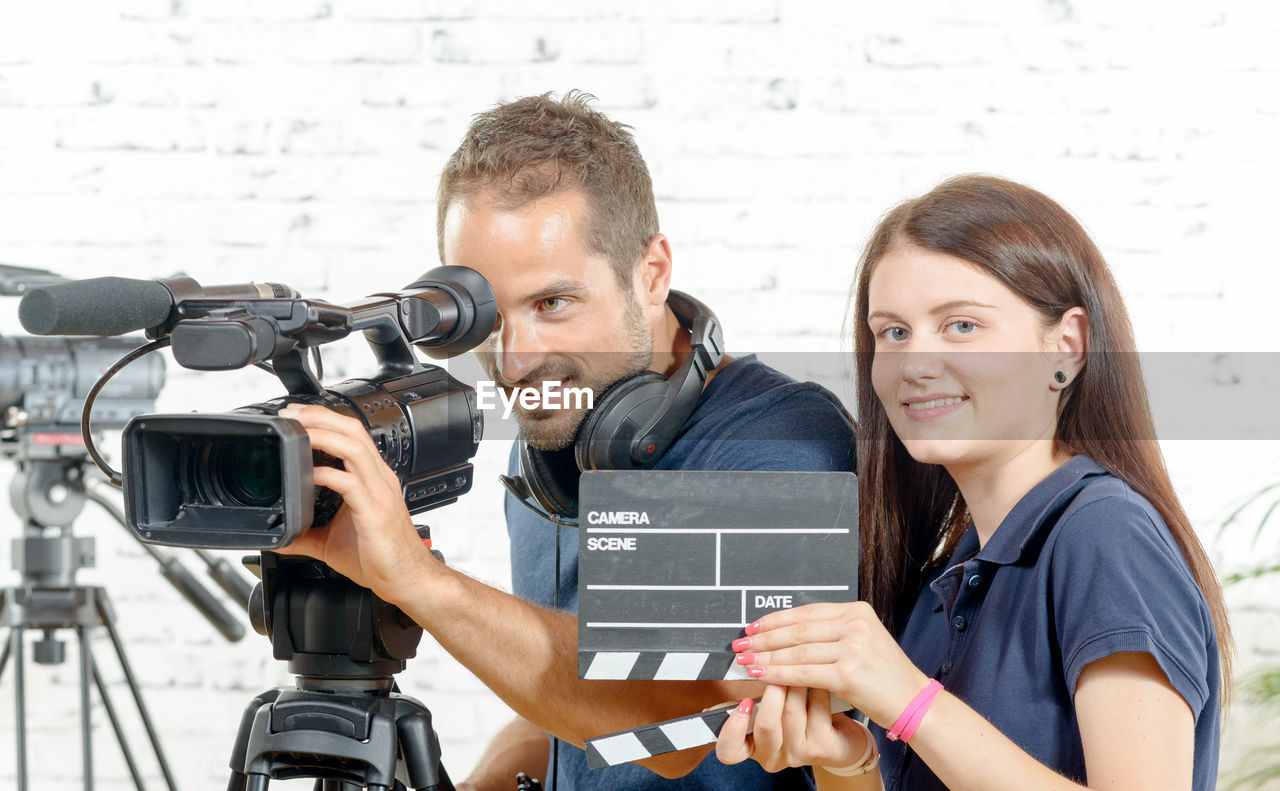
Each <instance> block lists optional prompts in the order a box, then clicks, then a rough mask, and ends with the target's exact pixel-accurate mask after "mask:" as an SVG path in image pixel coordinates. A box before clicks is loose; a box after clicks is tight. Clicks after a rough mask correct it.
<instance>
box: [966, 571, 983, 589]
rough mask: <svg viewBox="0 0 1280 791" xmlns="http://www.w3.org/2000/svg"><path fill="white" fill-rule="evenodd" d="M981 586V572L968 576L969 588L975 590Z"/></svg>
mask: <svg viewBox="0 0 1280 791" xmlns="http://www.w3.org/2000/svg"><path fill="white" fill-rule="evenodd" d="M981 587H982V575H981V574H974V575H973V576H972V577H970V578H969V588H970V590H977V589H978V588H981Z"/></svg>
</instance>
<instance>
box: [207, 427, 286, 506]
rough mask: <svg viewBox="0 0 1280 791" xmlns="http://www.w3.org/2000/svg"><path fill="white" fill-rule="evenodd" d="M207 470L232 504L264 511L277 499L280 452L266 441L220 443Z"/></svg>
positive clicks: (278, 493) (278, 495) (278, 492)
mask: <svg viewBox="0 0 1280 791" xmlns="http://www.w3.org/2000/svg"><path fill="white" fill-rule="evenodd" d="M212 455H213V458H212V459H210V462H211V463H210V467H211V468H212V471H213V473H214V476H215V478H216V480H217V481H218V482H219V483H220V484H221V486H218V487H217V488H219V489H221V491H222V493H223V494H224V495H225V496H226V497H227V498H228V499H230V500H231V501H232V503H233V504H235V505H240V506H249V507H255V508H265V507H268V506H271V505H273V504H274V503H275V502H276V501H277V500H279V499H280V453H279V450H278V449H277V448H276V447H275V446H274V445H272V443H270V442H268V441H267V440H265V439H258V440H243V441H237V442H226V443H222V444H219V445H218V446H217V447H216V448H215V449H214V451H213V454H212Z"/></svg>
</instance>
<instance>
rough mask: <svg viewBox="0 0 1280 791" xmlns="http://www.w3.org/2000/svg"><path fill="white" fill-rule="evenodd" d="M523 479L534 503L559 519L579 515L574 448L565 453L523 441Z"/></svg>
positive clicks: (518, 455)
mask: <svg viewBox="0 0 1280 791" xmlns="http://www.w3.org/2000/svg"><path fill="white" fill-rule="evenodd" d="M516 455H517V458H518V459H519V464H520V477H521V478H523V479H524V482H525V485H526V486H527V487H528V488H529V494H531V495H532V496H533V499H534V502H536V503H537V504H538V505H540V506H542V508H543V509H544V510H546V511H548V512H550V513H552V514H556V515H557V516H563V517H568V518H571V519H572V518H576V517H577V516H578V465H577V463H576V462H575V461H574V449H573V447H572V446H570V447H568V448H564V449H563V450H538V449H537V448H531V447H529V443H527V442H525V441H524V440H523V439H521V440H519V448H518V450H517V451H516Z"/></svg>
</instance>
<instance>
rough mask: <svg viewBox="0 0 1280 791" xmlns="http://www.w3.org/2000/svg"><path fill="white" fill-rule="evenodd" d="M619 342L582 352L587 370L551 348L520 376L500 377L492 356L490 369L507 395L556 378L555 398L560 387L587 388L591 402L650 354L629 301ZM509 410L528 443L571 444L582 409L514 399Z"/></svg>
mask: <svg viewBox="0 0 1280 791" xmlns="http://www.w3.org/2000/svg"><path fill="white" fill-rule="evenodd" d="M622 340H623V343H624V345H625V349H626V350H625V351H617V352H593V353H591V354H589V355H587V362H588V363H589V364H591V367H592V369H593V370H592V371H591V372H586V371H584V370H583V369H582V367H581V366H579V365H578V364H577V363H575V362H573V361H572V360H570V359H567V358H565V357H560V356H558V355H556V354H554V353H551V354H548V355H547V359H546V360H545V361H544V362H543V364H542V365H539V366H538V367H537V368H535V369H534V370H532V371H530V372H529V373H528V374H527V375H526V376H525V377H524V378H523V379H522V380H520V381H519V382H511V381H509V380H506V379H504V378H502V375H501V373H500V372H499V371H498V366H497V361H496V360H494V361H492V362H490V363H489V369H490V370H489V375H490V377H491V378H492V379H493V381H494V382H495V383H497V384H498V386H499V387H501V388H502V389H503V390H505V391H506V392H507V394H508V397H509V396H510V393H511V390H512V388H517V387H518V388H520V389H524V388H533V389H538V388H539V387H540V383H541V382H560V383H561V393H560V404H561V406H567V404H565V403H564V402H565V400H566V399H565V397H564V392H563V388H564V387H574V388H589V389H590V391H591V393H592V403H593V404H599V403H600V396H601V395H602V394H603V393H604V391H605V390H606V389H608V387H609V385H611V384H613V383H614V382H617V381H618V380H620V379H624V378H626V377H628V376H630V375H632V374H634V373H637V372H639V371H643V370H645V369H646V368H648V367H649V363H650V362H652V360H653V334H652V333H651V332H650V331H649V325H648V324H647V323H646V322H645V320H644V315H643V314H642V313H641V312H640V305H639V303H638V302H635V301H633V302H632V303H631V304H630V305H628V306H627V308H626V312H625V314H624V316H623V338H622ZM512 410H513V413H514V414H515V416H516V421H517V422H518V423H519V424H520V435H521V436H522V437H523V438H524V441H525V442H527V443H528V444H529V447H531V448H534V449H536V450H543V451H551V450H562V449H564V448H567V447H569V446H570V445H572V444H573V441H574V440H575V439H576V438H577V436H578V429H579V428H580V427H581V425H582V421H583V420H585V419H586V416H587V409H586V408H585V402H584V406H583V408H578V409H567V408H561V409H542V408H536V409H525V408H524V407H523V406H520V404H519V402H518V401H517V403H516V404H514V405H513V408H512Z"/></svg>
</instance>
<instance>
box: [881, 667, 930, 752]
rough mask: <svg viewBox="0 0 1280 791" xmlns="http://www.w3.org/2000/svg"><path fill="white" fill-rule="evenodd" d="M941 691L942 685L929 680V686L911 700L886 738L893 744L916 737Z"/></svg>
mask: <svg viewBox="0 0 1280 791" xmlns="http://www.w3.org/2000/svg"><path fill="white" fill-rule="evenodd" d="M940 691H942V683H941V682H940V681H938V680H937V679H936V678H931V679H929V685H928V686H926V687H925V688H924V689H922V690H920V692H919V693H918V694H917V695H916V696H915V697H914V698H912V699H911V702H910V703H908V704H907V708H906V709H905V710H904V711H903V712H902V716H901V717H899V718H898V719H897V721H896V722H894V723H893V727H892V728H890V729H889V732H888V733H886V734H885V737H886V738H888V740H889V741H891V742H896V741H898V740H899V739H901V740H902V741H904V742H905V741H908V740H909V739H910V738H911V737H912V736H914V735H915V732H916V728H918V727H920V721H921V720H923V719H924V715H925V713H926V712H927V711H929V706H930V705H931V704H932V703H933V699H934V698H935V697H937V695H938V693H939V692H940Z"/></svg>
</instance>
